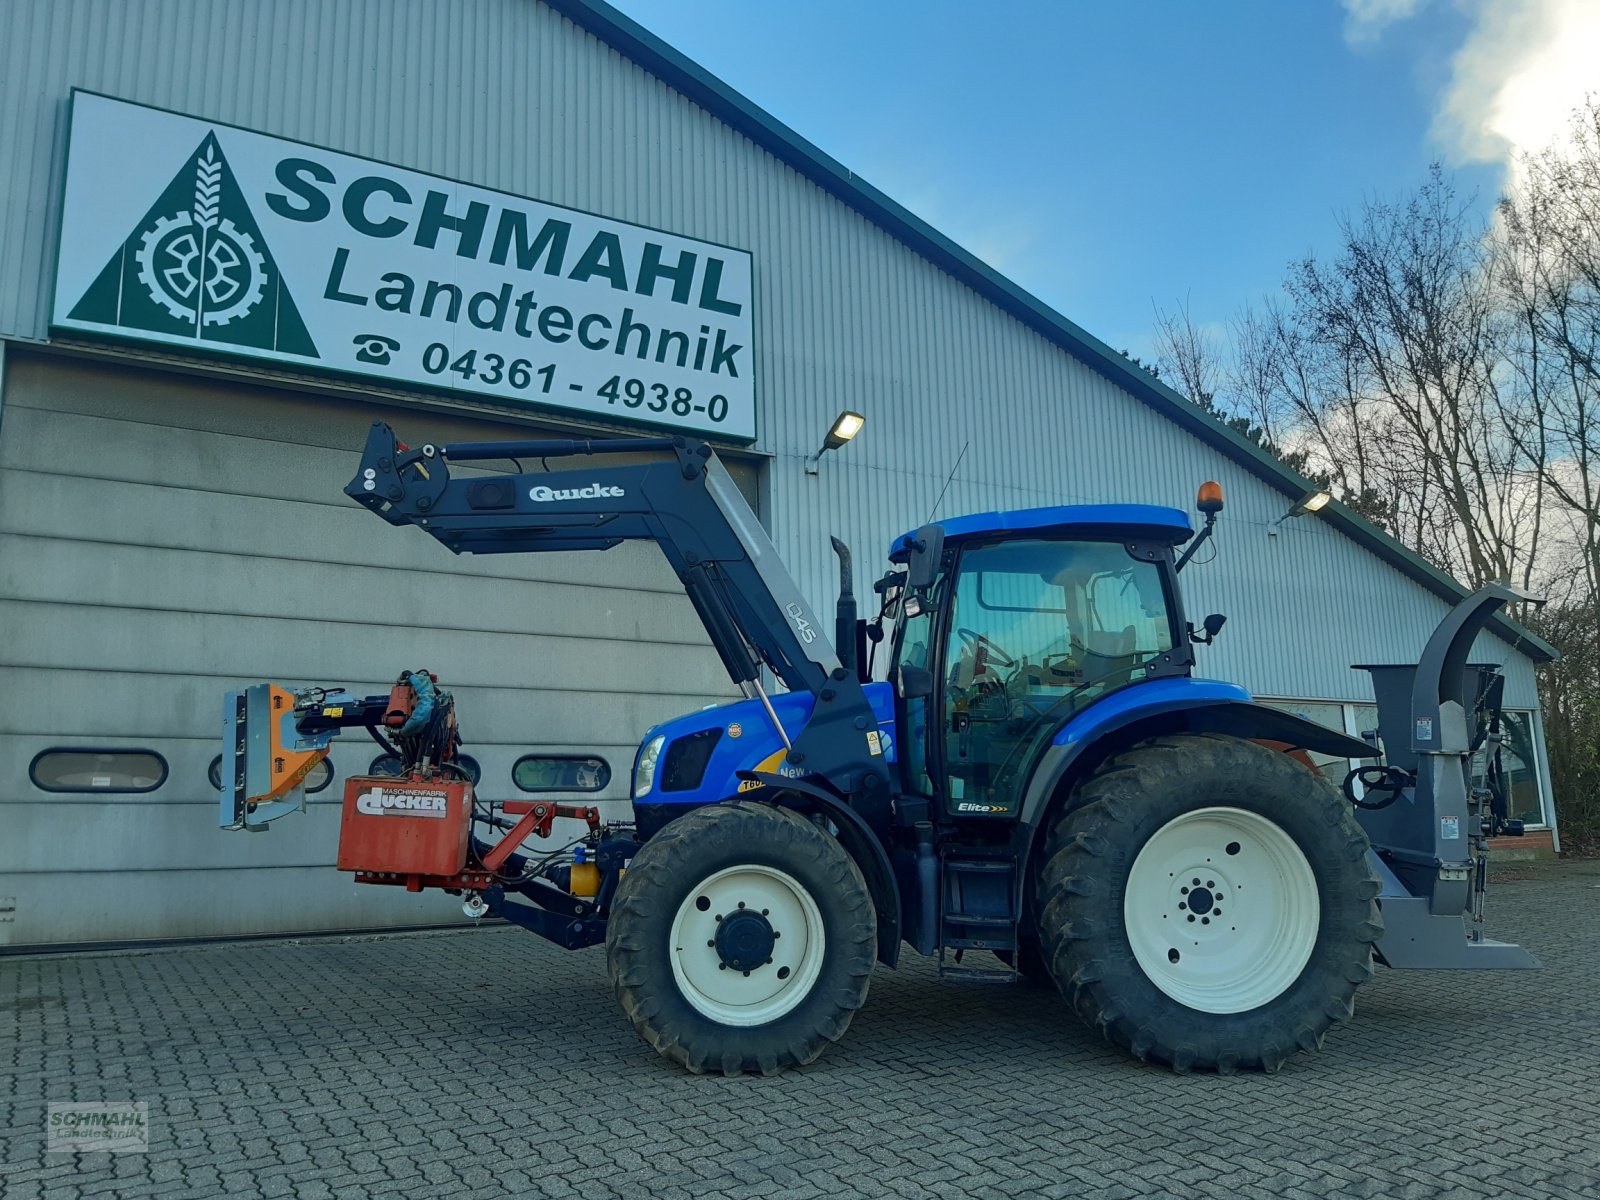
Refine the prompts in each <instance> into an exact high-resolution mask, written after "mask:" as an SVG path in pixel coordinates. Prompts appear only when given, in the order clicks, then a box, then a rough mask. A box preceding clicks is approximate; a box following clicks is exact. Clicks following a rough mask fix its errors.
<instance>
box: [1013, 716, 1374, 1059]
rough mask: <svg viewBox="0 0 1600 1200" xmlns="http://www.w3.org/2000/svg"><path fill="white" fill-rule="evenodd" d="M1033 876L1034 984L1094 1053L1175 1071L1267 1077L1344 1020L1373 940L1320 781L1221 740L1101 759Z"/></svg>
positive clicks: (1344, 842) (1187, 740) (1356, 858)
mask: <svg viewBox="0 0 1600 1200" xmlns="http://www.w3.org/2000/svg"><path fill="white" fill-rule="evenodd" d="M1073 801H1074V802H1073V803H1072V804H1071V805H1069V806H1068V807H1067V808H1066V809H1065V810H1063V811H1062V813H1061V814H1060V815H1059V816H1057V818H1056V820H1055V823H1054V825H1053V827H1052V829H1051V832H1050V839H1049V842H1048V843H1047V850H1046V858H1045V861H1044V862H1043V863H1042V865H1041V873H1040V876H1039V892H1038V895H1039V902H1040V917H1039V934H1040V938H1041V941H1042V943H1043V948H1044V956H1045V960H1046V963H1047V964H1048V966H1049V969H1050V973H1051V975H1052V977H1053V978H1054V979H1055V981H1056V985H1057V986H1058V987H1059V988H1060V989H1061V992H1062V993H1063V995H1065V996H1066V997H1067V999H1068V1001H1069V1002H1070V1003H1071V1004H1072V1006H1073V1007H1074V1008H1075V1009H1076V1010H1077V1012H1078V1014H1079V1015H1080V1016H1081V1017H1083V1018H1084V1020H1086V1021H1087V1022H1088V1023H1089V1024H1090V1025H1091V1026H1092V1027H1094V1028H1097V1029H1099V1030H1100V1031H1102V1032H1103V1033H1104V1035H1105V1036H1106V1038H1107V1039H1108V1040H1110V1041H1111V1042H1113V1043H1115V1044H1117V1045H1120V1046H1122V1047H1124V1048H1126V1049H1128V1050H1130V1051H1132V1052H1133V1053H1134V1054H1135V1055H1137V1056H1138V1057H1140V1058H1142V1059H1145V1060H1146V1061H1155V1062H1161V1063H1165V1064H1167V1065H1169V1066H1171V1067H1172V1068H1174V1069H1175V1070H1178V1071H1188V1070H1192V1069H1200V1070H1216V1071H1231V1070H1234V1069H1236V1068H1238V1067H1241V1066H1246V1067H1256V1068H1260V1069H1262V1070H1267V1071H1275V1070H1277V1069H1278V1067H1279V1066H1280V1065H1282V1063H1283V1062H1284V1060H1285V1059H1287V1058H1288V1057H1289V1056H1290V1055H1292V1054H1294V1053H1296V1052H1298V1051H1300V1050H1314V1049H1316V1048H1318V1047H1320V1046H1321V1044H1322V1039H1323V1036H1324V1035H1325V1034H1326V1032H1327V1031H1328V1029H1329V1028H1330V1027H1331V1026H1332V1025H1333V1024H1334V1023H1336V1022H1338V1021H1342V1020H1344V1019H1346V1018H1348V1017H1349V1016H1350V1015H1351V1013H1352V1012H1353V1009H1354V996H1355V991H1356V988H1357V987H1358V986H1359V985H1360V984H1362V983H1363V982H1365V981H1366V980H1367V979H1368V978H1370V976H1371V974H1372V943H1373V942H1374V941H1376V940H1377V938H1378V936H1379V934H1380V933H1381V932H1382V924H1381V921H1380V918H1379V915H1378V910H1377V905H1376V903H1375V901H1374V897H1376V895H1377V893H1378V883H1377V880H1376V879H1374V878H1373V876H1372V872H1371V870H1370V868H1369V867H1368V865H1367V861H1366V853H1367V840H1366V837H1365V835H1364V834H1363V833H1362V832H1361V828H1360V826H1358V825H1357V824H1356V823H1355V821H1354V820H1353V819H1352V817H1351V814H1350V809H1349V806H1348V805H1346V804H1344V803H1343V802H1342V801H1341V799H1340V797H1339V795H1338V794H1337V793H1336V792H1335V791H1334V789H1333V788H1331V787H1330V786H1329V785H1328V784H1327V782H1326V781H1324V780H1322V779H1320V778H1318V777H1317V776H1316V775H1314V774H1312V772H1310V771H1309V770H1307V769H1306V768H1305V767H1304V766H1302V765H1301V764H1299V763H1297V762H1295V761H1294V760H1293V759H1291V758H1289V757H1288V756H1287V755H1284V754H1281V753H1278V752H1277V751H1274V750H1269V749H1267V748H1266V747H1263V746H1259V745H1256V744H1254V743H1252V742H1246V741H1242V740H1239V739H1237V738H1228V737H1215V736H1175V737H1169V738H1161V739H1157V740H1155V741H1150V742H1145V743H1143V744H1141V745H1138V746H1135V747H1133V748H1132V749H1130V750H1128V751H1126V752H1125V753H1123V754H1120V755H1117V756H1115V757H1113V758H1112V759H1110V760H1108V761H1107V762H1106V763H1105V764H1104V765H1103V766H1102V767H1101V768H1100V769H1099V770H1098V771H1096V773H1095V774H1094V775H1092V776H1090V777H1089V778H1088V779H1087V780H1085V781H1084V783H1083V784H1082V785H1080V787H1079V790H1078V793H1077V794H1076V795H1075V796H1074V797H1073Z"/></svg>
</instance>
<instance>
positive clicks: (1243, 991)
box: [1123, 806, 1320, 1013]
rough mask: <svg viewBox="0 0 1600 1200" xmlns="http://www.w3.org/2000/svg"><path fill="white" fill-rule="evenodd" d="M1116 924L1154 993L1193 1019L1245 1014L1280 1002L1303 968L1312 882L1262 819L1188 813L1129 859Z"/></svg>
mask: <svg viewBox="0 0 1600 1200" xmlns="http://www.w3.org/2000/svg"><path fill="white" fill-rule="evenodd" d="M1247 900H1248V901H1249V903H1245V901H1247ZM1123 921H1124V927H1125V929H1126V931H1127V935H1128V944H1129V948H1130V949H1131V950H1132V951H1133V955H1134V958H1135V960H1136V961H1137V962H1138V964H1139V966H1140V968H1141V969H1142V970H1143V971H1144V973H1145V975H1146V977H1147V978H1148V979H1149V980H1150V981H1151V982H1152V983H1153V984H1155V986H1156V987H1158V988H1160V989H1161V990H1162V991H1163V992H1165V993H1166V994H1167V995H1169V996H1171V997H1172V998H1173V999H1175V1000H1177V1001H1179V1002H1180V1003H1182V1004H1185V1005H1187V1006H1188V1007H1190V1008H1194V1009H1198V1010H1200V1011H1202V1012H1211V1013H1233V1012H1248V1011H1249V1010H1251V1009H1253V1008H1258V1007H1260V1006H1261V1005H1263V1004H1265V1003H1267V1002H1268V1001H1270V1000H1272V999H1274V998H1275V997H1277V996H1278V995H1281V994H1282V993H1283V991H1284V990H1285V989H1287V988H1288V987H1289V986H1290V985H1291V984H1292V983H1293V982H1294V981H1295V979H1296V978H1298V977H1299V974H1300V972H1301V970H1302V969H1303V968H1304V967H1305V965H1306V963H1307V962H1308V961H1309V959H1310V956H1311V951H1312V948H1313V946H1314V945H1315V944H1316V938H1317V930H1318V926H1319V923H1320V915H1319V904H1318V895H1317V883H1316V878H1315V876H1314V875H1313V873H1312V871H1311V867H1310V864H1309V863H1308V862H1307V860H1306V857H1305V855H1304V853H1303V852H1302V851H1301V850H1300V848H1299V846H1298V845H1297V844H1296V843H1295V841H1294V839H1293V838H1292V837H1291V836H1290V835H1289V834H1288V833H1287V832H1285V831H1284V829H1283V828H1282V827H1281V826H1279V825H1278V824H1277V823H1276V822H1274V821H1272V820H1270V819H1269V818H1267V817H1264V816H1261V815H1260V814H1258V813H1255V812H1251V811H1249V810H1245V809H1239V808H1231V807H1221V806H1218V807H1214V808H1201V809H1194V810H1192V811H1190V812H1187V813H1185V814H1183V815H1182V816H1179V817H1175V818H1174V819H1173V820H1171V821H1169V822H1167V824H1165V825H1163V826H1162V827H1161V828H1160V829H1158V830H1156V831H1155V832H1154V833H1153V834H1151V836H1150V838H1149V840H1148V841H1147V842H1146V843H1145V844H1144V846H1143V847H1141V849H1140V851H1139V853H1138V855H1136V856H1135V859H1134V862H1133V864H1132V866H1131V868H1130V870H1129V874H1128V881H1127V890H1126V892H1125V893H1124V902H1123Z"/></svg>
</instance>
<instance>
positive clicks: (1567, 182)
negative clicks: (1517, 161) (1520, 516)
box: [1500, 98, 1600, 640]
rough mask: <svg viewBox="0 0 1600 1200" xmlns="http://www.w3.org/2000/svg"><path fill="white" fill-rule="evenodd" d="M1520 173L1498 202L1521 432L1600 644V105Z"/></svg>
mask: <svg viewBox="0 0 1600 1200" xmlns="http://www.w3.org/2000/svg"><path fill="white" fill-rule="evenodd" d="M1521 177H1522V178H1521V182H1520V185H1519V186H1518V187H1517V188H1516V190H1515V191H1514V192H1513V193H1512V194H1511V195H1509V196H1508V197H1506V199H1505V200H1503V201H1502V202H1501V205H1500V215H1501V227H1502V233H1501V241H1502V243H1503V245H1504V248H1505V251H1504V254H1503V255H1502V260H1501V271H1500V279H1501V282H1502V285H1503V287H1504V289H1505V296H1506V304H1507V307H1508V308H1509V309H1510V310H1511V311H1512V312H1513V313H1514V314H1515V319H1516V325H1517V329H1518V333H1519V337H1520V341H1521V344H1520V346H1519V350H1520V353H1519V354H1518V355H1517V356H1516V361H1517V364H1518V368H1519V371H1520V373H1521V376H1522V378H1523V380H1524V384H1525V388H1526V391H1527V394H1528V396H1529V398H1530V400H1531V403H1529V404H1528V405H1527V406H1526V407H1525V408H1524V409H1523V411H1522V412H1521V413H1520V414H1519V416H1520V418H1521V419H1520V420H1519V421H1517V422H1516V424H1515V425H1514V426H1513V432H1514V434H1515V436H1517V437H1518V438H1519V439H1520V440H1521V441H1522V442H1524V443H1525V444H1528V445H1531V446H1534V447H1535V448H1536V450H1537V451H1538V452H1539V453H1540V455H1541V458H1540V465H1541V483H1542V485H1543V490H1544V491H1545V492H1546V493H1547V494H1548V496H1549V497H1550V499H1551V501H1552V503H1553V504H1554V505H1555V506H1556V507H1557V508H1558V510H1559V513H1560V517H1561V520H1560V522H1559V528H1558V536H1560V538H1561V540H1562V541H1563V542H1564V543H1565V545H1564V546H1563V547H1562V549H1565V550H1568V551H1569V552H1570V553H1571V554H1572V555H1573V556H1574V557H1575V558H1576V559H1577V561H1578V563H1579V565H1580V571H1581V578H1582V588H1581V590H1582V591H1583V592H1584V593H1585V594H1586V596H1587V598H1588V600H1589V603H1590V604H1591V605H1592V607H1593V611H1594V625H1593V627H1592V630H1591V636H1593V637H1594V638H1596V639H1597V640H1600V99H1595V98H1591V100H1590V101H1589V103H1587V104H1586V105H1585V106H1584V107H1583V108H1581V109H1579V111H1578V112H1577V113H1576V114H1574V118H1573V124H1572V137H1571V140H1570V142H1569V143H1568V144H1566V145H1563V146H1557V147H1553V148H1551V149H1548V150H1545V151H1543V152H1541V153H1538V154H1531V155H1527V156H1525V157H1524V158H1523V159H1522V161H1521Z"/></svg>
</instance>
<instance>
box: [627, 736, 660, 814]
mask: <svg viewBox="0 0 1600 1200" xmlns="http://www.w3.org/2000/svg"><path fill="white" fill-rule="evenodd" d="M666 742H667V735H666V734H664V733H658V734H656V736H655V737H653V738H651V739H650V740H649V741H648V742H646V743H645V744H644V749H643V750H641V751H639V761H638V762H636V763H634V764H633V798H634V799H635V800H638V799H640V798H641V797H643V796H648V795H649V794H650V789H651V788H653V787H654V786H655V784H656V762H657V761H658V760H659V759H660V758H661V747H662V746H664V745H666Z"/></svg>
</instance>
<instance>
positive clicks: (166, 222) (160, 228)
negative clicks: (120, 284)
mask: <svg viewBox="0 0 1600 1200" xmlns="http://www.w3.org/2000/svg"><path fill="white" fill-rule="evenodd" d="M221 195H222V163H221V161H220V160H219V159H218V158H217V157H216V154H215V152H214V151H213V150H212V148H211V147H209V146H207V147H206V151H205V153H204V154H203V155H202V156H201V157H199V158H197V159H196V160H195V179H194V206H193V208H192V209H191V210H190V211H189V212H180V213H175V214H171V215H168V216H162V217H158V218H157V219H156V221H155V223H154V224H153V225H151V226H150V227H149V228H148V229H146V230H145V231H144V234H143V236H142V237H141V238H140V239H139V249H138V252H137V254H136V255H135V260H136V261H137V262H138V264H139V282H140V283H142V284H143V285H144V287H145V290H146V291H148V292H149V293H150V299H152V300H154V301H155V302H156V303H157V304H159V305H160V306H161V307H162V308H164V309H166V310H167V311H168V312H169V313H171V314H172V315H173V316H174V317H175V318H177V319H178V320H180V321H193V322H194V323H195V325H196V328H197V329H198V328H200V327H203V326H208V325H209V326H213V327H214V326H220V325H226V324H227V323H228V322H229V321H233V320H236V319H238V318H240V317H243V316H246V315H248V314H249V312H250V310H251V309H253V308H255V306H256V305H257V304H260V303H261V298H262V296H264V295H265V294H266V291H267V260H266V258H265V256H264V255H262V253H261V251H260V249H259V248H258V247H257V246H256V243H255V239H254V238H252V237H251V236H250V235H249V234H248V233H246V232H244V230H242V229H240V228H239V227H238V226H237V225H236V224H234V223H233V222H232V221H231V220H229V219H228V218H226V217H221V218H219V217H218V209H219V207H220V200H221Z"/></svg>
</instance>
